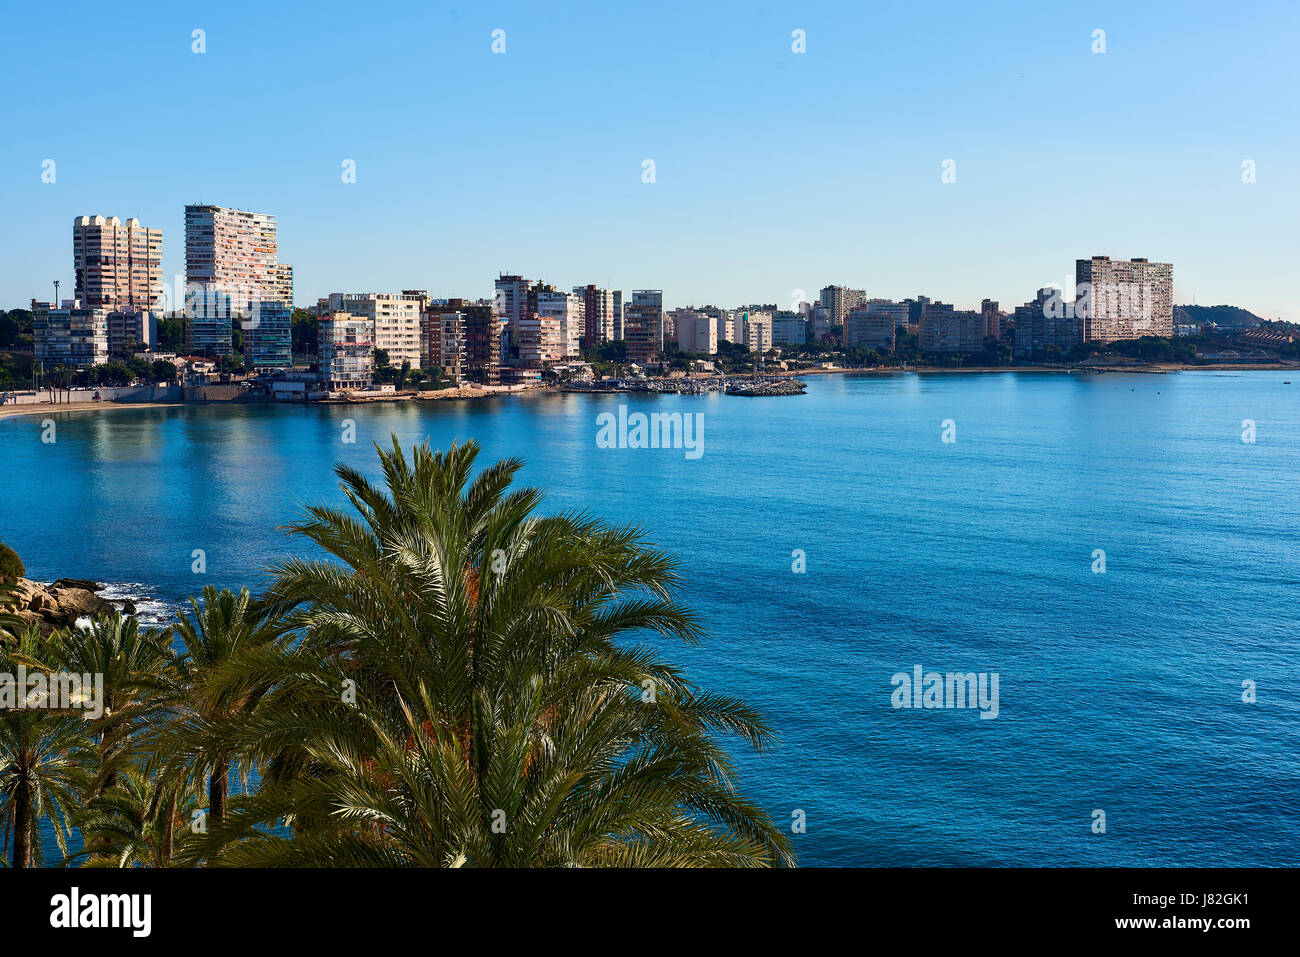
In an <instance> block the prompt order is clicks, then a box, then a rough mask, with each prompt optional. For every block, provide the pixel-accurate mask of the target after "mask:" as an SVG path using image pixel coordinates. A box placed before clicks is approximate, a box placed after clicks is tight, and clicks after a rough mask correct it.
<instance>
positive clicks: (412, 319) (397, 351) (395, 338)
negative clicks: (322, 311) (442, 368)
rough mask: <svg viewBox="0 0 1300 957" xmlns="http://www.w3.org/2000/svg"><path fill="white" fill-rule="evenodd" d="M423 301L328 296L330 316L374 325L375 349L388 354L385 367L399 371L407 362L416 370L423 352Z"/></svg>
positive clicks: (397, 296)
mask: <svg viewBox="0 0 1300 957" xmlns="http://www.w3.org/2000/svg"><path fill="white" fill-rule="evenodd" d="M423 307H424V299H423V297H422V295H421V294H419V293H414V292H413V293H407V294H402V293H387V292H362V293H342V292H335V293H330V296H329V300H328V301H327V303H326V309H327V311H329V312H346V313H350V314H351V315H354V316H361V317H364V318H366V319H369V320H371V321H372V322H373V323H374V330H373V331H374V339H375V348H376V349H382V350H383V351H384V352H386V353H387V354H388V364H389V365H391V366H396V367H400V366H401V365H402V364H403V363H405V362H409V363H410V364H411V368H412V369H419V368H420V367H421V366H420V357H421V352H422V343H421V338H422V337H421V328H422V327H421V321H420V313H421V310H422V308H423Z"/></svg>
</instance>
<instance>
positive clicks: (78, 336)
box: [32, 299, 108, 371]
mask: <svg viewBox="0 0 1300 957" xmlns="http://www.w3.org/2000/svg"><path fill="white" fill-rule="evenodd" d="M32 320H33V322H32V326H33V329H32V331H33V334H34V338H35V353H36V361H37V362H39V363H40V364H41V366H42V368H44V369H46V370H47V371H48V370H49V369H52V368H54V367H55V366H70V367H74V368H78V369H87V368H90V367H91V366H94V365H100V364H101V363H104V362H107V361H108V310H107V309H105V308H104V307H103V306H99V307H95V308H91V307H88V306H86V305H85V304H83V303H82V302H80V301H79V300H76V299H65V300H63V304H62V305H59V304H56V303H53V302H37V301H36V300H35V299H33V300H32Z"/></svg>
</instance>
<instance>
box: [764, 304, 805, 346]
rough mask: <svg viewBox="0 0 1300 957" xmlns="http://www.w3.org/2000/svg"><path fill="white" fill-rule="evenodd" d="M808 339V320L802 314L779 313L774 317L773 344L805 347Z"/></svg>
mask: <svg viewBox="0 0 1300 957" xmlns="http://www.w3.org/2000/svg"><path fill="white" fill-rule="evenodd" d="M807 339H808V320H807V318H806V317H805V316H804V314H803V313H800V312H778V313H777V314H776V315H775V316H773V317H772V344H773V345H778V346H783V345H791V346H792V345H803V344H804V342H805V341H807Z"/></svg>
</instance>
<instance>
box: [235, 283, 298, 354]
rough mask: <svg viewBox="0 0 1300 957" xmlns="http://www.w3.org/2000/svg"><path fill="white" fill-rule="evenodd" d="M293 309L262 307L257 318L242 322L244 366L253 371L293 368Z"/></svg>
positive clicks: (278, 303)
mask: <svg viewBox="0 0 1300 957" xmlns="http://www.w3.org/2000/svg"><path fill="white" fill-rule="evenodd" d="M292 325H293V307H292V306H291V305H289V303H288V302H282V301H279V300H277V301H274V302H270V301H268V302H263V303H260V304H259V307H258V310H257V314H256V315H255V316H254V317H253V318H252V319H245V320H243V322H242V329H243V333H244V364H245V365H247V366H248V367H249V368H250V369H254V370H263V369H289V368H292V367H293V335H292Z"/></svg>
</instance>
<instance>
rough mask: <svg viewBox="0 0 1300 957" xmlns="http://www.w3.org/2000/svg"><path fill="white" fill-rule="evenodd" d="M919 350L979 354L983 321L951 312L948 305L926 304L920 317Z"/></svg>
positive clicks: (976, 315) (976, 316)
mask: <svg viewBox="0 0 1300 957" xmlns="http://www.w3.org/2000/svg"><path fill="white" fill-rule="evenodd" d="M921 350H922V351H923V352H966V353H975V352H983V351H984V317H983V316H981V315H980V314H979V313H978V312H973V311H970V310H958V309H954V308H953V307H952V305H951V304H950V303H944V302H932V303H930V304H929V305H927V306H926V307H925V311H924V312H922V313H921Z"/></svg>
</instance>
